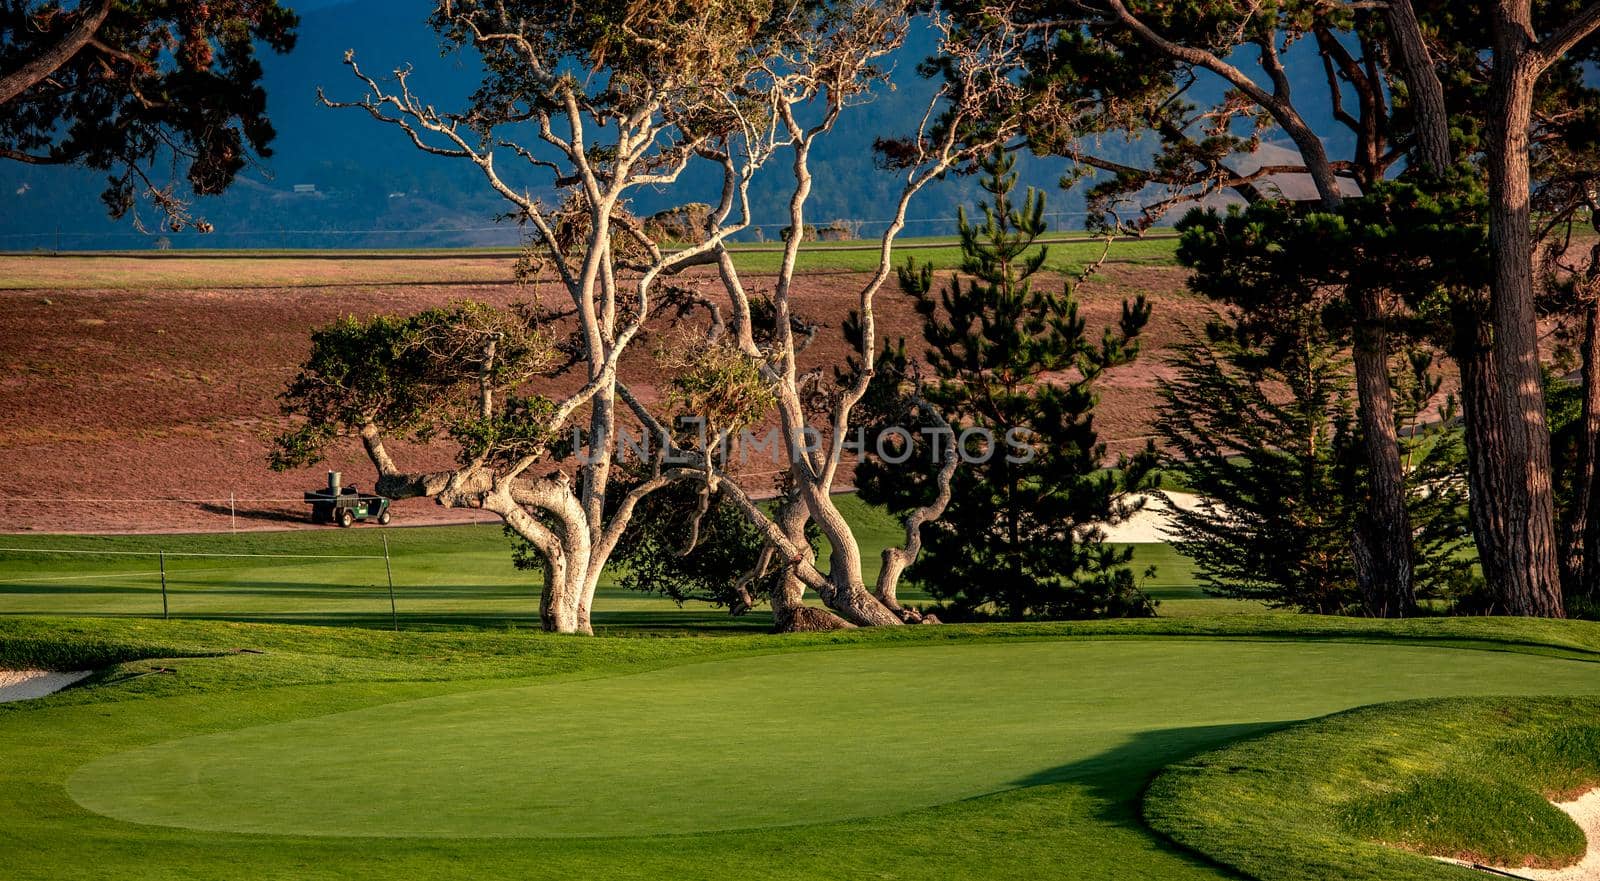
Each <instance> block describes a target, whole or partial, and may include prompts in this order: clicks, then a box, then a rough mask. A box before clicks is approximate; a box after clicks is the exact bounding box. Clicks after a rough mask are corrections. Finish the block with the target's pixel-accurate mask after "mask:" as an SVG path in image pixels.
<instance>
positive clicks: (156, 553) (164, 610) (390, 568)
mask: <svg viewBox="0 0 1600 881" xmlns="http://www.w3.org/2000/svg"><path fill="white" fill-rule="evenodd" d="M380 535H382V537H383V553H382V554H284V553H238V552H232V553H224V552H215V551H167V550H163V549H160V548H157V549H155V550H143V551H123V550H96V549H90V548H39V547H0V554H50V555H65V556H86V557H104V556H112V557H155V558H156V559H157V560H158V568H157V569H156V571H154V572H113V573H105V574H100V573H96V574H91V575H69V576H59V577H57V576H43V577H24V578H20V579H5V580H0V584H27V583H29V582H31V581H64V580H71V579H79V578H82V579H89V578H127V577H148V576H150V575H156V576H158V577H160V579H161V618H162V620H168V619H169V618H170V617H171V606H170V603H169V599H168V592H167V558H168V557H186V558H197V557H204V558H220V559H264V560H382V561H383V571H384V576H385V578H386V579H387V581H388V584H389V620H390V623H391V624H392V626H393V628H394V630H395V631H396V632H398V631H399V630H400V612H399V609H398V607H397V606H396V604H395V595H394V564H393V563H392V562H391V560H390V556H389V536H388V534H387V533H382V532H380ZM187 571H188V573H189V574H194V573H195V572H206V571H213V572H214V571H221V570H220V569H219V568H212V569H201V570H187Z"/></svg>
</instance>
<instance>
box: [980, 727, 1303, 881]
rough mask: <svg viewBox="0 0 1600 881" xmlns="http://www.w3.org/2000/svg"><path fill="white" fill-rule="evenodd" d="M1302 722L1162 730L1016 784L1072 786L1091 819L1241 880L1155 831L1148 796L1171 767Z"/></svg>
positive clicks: (1139, 735)
mask: <svg viewBox="0 0 1600 881" xmlns="http://www.w3.org/2000/svg"><path fill="white" fill-rule="evenodd" d="M1299 721H1301V720H1298V719H1295V720H1287V721H1280V722H1242V723H1238V724H1232V725H1197V726H1191V727H1186V728H1161V729H1155V730H1150V731H1140V732H1137V733H1134V734H1130V735H1128V736H1127V737H1126V738H1125V739H1124V740H1123V741H1122V742H1121V743H1119V744H1117V745H1116V746H1114V747H1112V748H1110V749H1108V750H1105V751H1103V752H1100V753H1097V754H1095V755H1093V756H1089V757H1087V758H1084V759H1079V760H1077V761H1075V762H1068V763H1066V764H1063V765H1057V766H1055V767H1053V768H1045V769H1042V770H1040V771H1036V772H1034V773H1032V774H1028V775H1027V776H1024V777H1020V778H1018V779H1016V780H1013V781H1011V786H1013V787H1016V788H1019V789H1020V788H1025V787H1032V786H1052V785H1058V784H1068V785H1071V786H1073V787H1075V788H1077V789H1079V790H1081V791H1083V792H1084V793H1085V794H1086V795H1088V796H1089V807H1088V814H1089V816H1091V817H1093V818H1094V819H1095V820H1098V821H1100V822H1103V823H1107V824H1114V825H1117V826H1121V827H1124V828H1130V829H1137V830H1139V831H1140V832H1142V833H1143V834H1144V835H1146V836H1148V837H1149V839H1150V841H1151V844H1152V846H1154V847H1156V848H1159V849H1160V850H1162V851H1164V852H1166V853H1168V854H1171V855H1173V856H1174V857H1176V858H1178V859H1181V860H1184V861H1186V862H1190V863H1193V864H1196V865H1202V866H1205V867H1207V868H1208V869H1210V870H1212V871H1215V872H1217V873H1218V874H1220V875H1222V876H1223V877H1227V878H1241V877H1243V876H1241V875H1239V874H1238V873H1237V872H1236V871H1234V870H1233V869H1230V868H1229V867H1227V866H1224V865H1222V864H1220V863H1217V862H1215V861H1214V860H1212V859H1211V858H1209V857H1207V856H1206V855H1205V854H1202V853H1198V852H1196V851H1193V850H1191V849H1189V848H1187V847H1184V846H1183V845H1180V844H1178V843H1176V842H1174V841H1172V840H1171V839H1169V838H1167V837H1166V836H1164V835H1162V834H1161V833H1159V832H1157V831H1155V830H1154V829H1151V828H1150V826H1149V825H1148V824H1147V823H1145V820H1144V811H1143V804H1144V795H1145V791H1146V790H1147V789H1148V788H1149V786H1150V783H1151V781H1152V780H1154V779H1155V777H1156V775H1157V774H1159V773H1160V772H1161V770H1162V769H1163V768H1166V767H1167V766H1169V765H1174V764H1179V763H1182V762H1185V761H1188V760H1189V759H1192V758H1194V757H1195V756H1198V755H1200V754H1202V753H1207V752H1211V751H1212V750H1216V749H1221V748H1222V747H1224V746H1227V745H1229V744H1231V743H1235V742H1237V741H1240V740H1245V739H1247V738H1250V737H1256V736H1259V735H1261V734H1265V733H1267V732H1269V731H1275V730H1278V729H1280V728H1285V727H1287V726H1289V725H1293V724H1295V723H1296V722H1299Z"/></svg>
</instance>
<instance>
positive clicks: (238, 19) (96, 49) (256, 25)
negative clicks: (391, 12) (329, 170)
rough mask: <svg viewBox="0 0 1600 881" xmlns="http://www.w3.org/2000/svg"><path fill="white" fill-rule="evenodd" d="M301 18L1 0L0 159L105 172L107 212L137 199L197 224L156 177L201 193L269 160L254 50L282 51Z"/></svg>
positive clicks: (137, 4)
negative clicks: (176, 177) (171, 177)
mask: <svg viewBox="0 0 1600 881" xmlns="http://www.w3.org/2000/svg"><path fill="white" fill-rule="evenodd" d="M297 24H298V19H297V18H296V17H295V15H294V13H293V12H291V11H289V10H288V9H285V8H283V7H281V6H279V5H278V2H277V0H123V2H112V0H86V2H82V3H78V4H72V5H64V4H62V3H60V2H56V0H45V2H39V0H0V157H4V158H6V159H11V160H14V161H19V162H26V163H30V164H36V165H79V166H83V167H86V168H92V169H95V170H97V171H104V172H107V173H108V175H109V177H108V180H107V187H106V190H105V192H104V193H103V194H102V196H101V198H102V199H104V200H105V203H106V207H107V209H108V210H109V211H110V212H111V215H112V216H113V217H117V218H121V217H123V216H125V215H127V214H128V213H129V212H131V211H133V209H134V207H135V205H136V203H137V202H138V200H139V199H140V198H141V196H143V197H145V198H148V199H149V200H150V202H151V203H152V204H153V205H154V206H155V207H156V208H157V209H158V210H159V211H160V212H161V213H162V214H163V215H165V216H164V218H163V225H164V226H166V227H168V228H170V229H174V230H176V229H181V228H184V227H187V226H191V225H192V226H194V227H196V228H199V229H201V230H205V229H207V228H208V225H207V224H206V223H205V222H204V221H203V220H199V221H197V220H191V219H190V218H189V216H188V212H187V206H186V204H185V197H184V196H181V195H180V194H179V193H178V192H177V184H176V183H175V182H164V181H163V180H161V177H162V176H161V175H158V174H156V173H154V171H153V170H154V168H155V166H157V165H159V164H162V163H171V164H172V165H173V169H174V172H178V171H179V170H180V169H181V173H182V174H184V175H185V177H186V178H187V189H188V190H189V191H190V192H192V193H193V194H194V195H197V196H209V195H215V194H217V193H221V192H222V191H223V190H225V189H226V188H227V187H228V185H229V184H231V183H232V182H233V180H234V177H235V176H236V175H238V173H239V171H240V170H241V169H243V168H244V167H245V165H246V164H247V163H248V162H249V160H250V155H251V154H252V153H254V154H255V155H257V156H263V157H264V156H268V155H271V151H270V149H269V146H268V145H269V144H270V143H271V142H272V139H273V135H274V132H273V129H272V124H271V123H270V122H269V121H268V120H267V112H266V110H267V104H266V92H265V91H264V90H263V89H262V88H261V63H260V62H259V61H258V60H257V58H256V54H255V51H256V44H257V43H261V44H264V45H265V46H267V47H268V48H270V49H272V50H273V51H276V52H287V51H289V50H290V49H291V48H293V46H294V40H295V33H294V29H295V26H296V25H297Z"/></svg>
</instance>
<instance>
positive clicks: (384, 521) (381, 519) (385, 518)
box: [378, 510, 389, 526]
mask: <svg viewBox="0 0 1600 881" xmlns="http://www.w3.org/2000/svg"><path fill="white" fill-rule="evenodd" d="M378 525H379V526H388V525H389V512H388V511H387V510H385V511H384V512H383V513H382V514H379V515H378Z"/></svg>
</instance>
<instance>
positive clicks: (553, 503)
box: [275, 0, 860, 633]
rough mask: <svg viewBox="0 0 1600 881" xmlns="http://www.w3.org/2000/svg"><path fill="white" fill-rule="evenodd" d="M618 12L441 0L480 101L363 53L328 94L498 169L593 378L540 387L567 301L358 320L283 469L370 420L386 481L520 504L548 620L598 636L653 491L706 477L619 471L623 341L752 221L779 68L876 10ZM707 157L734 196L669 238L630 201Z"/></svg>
mask: <svg viewBox="0 0 1600 881" xmlns="http://www.w3.org/2000/svg"><path fill="white" fill-rule="evenodd" d="M598 7H599V8H596V6H595V4H590V8H589V10H588V12H589V13H590V14H588V15H583V16H574V15H572V14H571V8H570V6H569V5H568V4H565V3H540V2H476V0H466V2H457V0H443V2H441V3H440V4H439V5H438V7H437V9H436V10H435V13H434V15H433V25H434V27H435V28H436V29H438V31H439V32H440V33H441V34H442V35H443V36H444V38H445V41H446V43H447V44H450V45H453V46H456V47H462V48H470V49H471V50H474V51H475V52H476V53H478V55H479V56H480V57H481V58H482V59H483V63H484V67H485V77H484V80H483V84H482V85H481V87H480V88H479V89H478V91H477V92H476V93H475V95H474V96H473V99H472V101H471V104H470V106H469V108H468V109H466V110H465V111H463V112H460V113H448V112H444V111H441V110H438V109H436V108H435V107H434V106H433V105H432V104H430V103H428V102H427V101H425V100H424V99H423V98H421V97H420V96H419V95H418V93H417V92H416V91H415V90H414V89H413V86H412V82H411V76H410V73H409V71H408V70H407V69H403V68H402V69H400V70H397V71H395V72H394V75H393V77H392V78H388V79H385V80H380V79H379V78H378V77H374V76H372V75H370V74H368V73H367V72H366V71H364V70H363V69H362V68H361V67H360V66H359V65H358V64H357V62H356V59H355V57H354V55H353V53H351V54H347V55H346V59H345V60H346V64H347V65H348V66H349V68H350V71H351V73H352V74H353V75H354V76H355V78H356V79H357V81H358V82H359V83H360V84H361V85H363V86H364V87H365V94H364V95H362V96H361V97H360V98H358V99H355V100H335V99H332V98H329V97H327V96H325V95H322V96H321V100H322V101H323V103H325V104H326V105H327V106H329V107H333V108H343V109H352V110H355V111H358V112H364V113H367V114H369V115H370V116H371V117H372V118H373V119H374V120H375V121H377V122H379V123H381V124H383V125H386V126H390V127H392V128H394V129H396V130H397V131H398V132H399V133H400V134H402V135H403V136H404V137H406V138H407V139H409V140H410V141H411V143H412V144H414V145H415V146H416V147H417V148H418V149H420V150H423V151H424V152H427V153H431V154H434V155H438V156H443V157H449V158H452V159H457V160H460V161H463V162H467V163H471V164H472V165H474V166H476V167H477V168H478V169H479V171H480V172H481V174H482V175H483V179H484V181H485V183H486V184H487V185H488V186H489V187H490V188H491V189H492V190H494V192H496V193H497V194H499V195H500V196H501V197H502V198H503V199H504V200H505V201H506V202H507V203H509V205H510V206H511V210H510V212H509V214H510V216H511V217H512V218H514V219H515V220H516V221H517V222H519V223H522V224H524V225H525V226H526V227H527V228H528V229H529V230H530V235H531V239H532V248H533V250H534V251H535V252H536V254H537V256H538V262H539V264H540V265H541V267H548V268H549V269H550V270H551V271H553V273H554V274H555V276H556V277H557V278H558V279H559V283H560V286H561V288H562V289H563V290H564V291H565V293H566V295H567V298H568V300H569V301H570V305H571V309H570V313H568V312H567V310H565V309H563V310H560V314H563V315H565V314H570V315H571V316H572V319H573V320H574V321H575V322H576V331H575V342H574V343H573V345H572V346H571V347H570V351H569V352H568V355H569V358H568V360H569V361H570V362H571V364H572V366H573V367H574V369H576V370H578V371H581V379H582V385H581V386H580V387H579V388H578V389H577V390H576V391H573V392H571V393H569V394H565V395H562V396H560V397H558V398H555V399H547V398H544V397H542V396H539V395H535V394H529V393H528V390H527V389H526V384H527V382H528V381H529V380H530V379H532V378H533V377H534V376H536V375H539V373H540V371H541V370H544V369H545V368H547V367H548V366H549V363H548V362H549V360H551V359H555V355H556V354H558V353H556V352H554V351H552V350H553V349H557V348H559V347H556V346H552V347H549V348H546V349H540V348H539V347H537V346H532V345H528V344H526V342H527V340H529V339H534V338H538V337H540V336H541V335H546V336H548V335H549V334H550V332H551V331H550V325H551V324H553V316H554V315H555V314H556V313H555V312H554V311H551V312H545V311H541V310H529V311H526V312H524V313H521V314H518V315H511V314H507V313H504V312H501V311H499V310H490V309H487V308H486V307H478V306H472V305H470V304H469V305H468V306H465V307H461V308H458V309H456V310H453V311H447V312H446V313H441V314H436V315H433V316H431V317H429V316H426V315H425V316H416V317H413V318H412V319H409V320H406V321H400V322H394V321H390V322H387V323H385V322H383V321H379V320H374V321H373V322H371V323H369V324H367V325H362V326H359V327H355V326H352V327H346V328H345V331H346V332H345V333H344V334H343V335H341V334H339V333H335V332H334V331H335V330H337V328H335V329H330V330H329V331H325V332H323V333H322V335H321V336H320V337H319V338H318V339H317V340H314V347H313V353H312V358H311V360H309V361H308V362H307V363H306V365H305V367H304V369H303V370H302V373H301V376H300V377H299V378H298V379H297V380H296V382H295V384H294V385H293V386H291V388H290V389H289V391H288V393H287V394H286V395H285V409H286V410H287V411H288V412H289V413H290V414H293V415H298V416H301V417H304V418H305V419H306V422H305V423H304V424H303V425H301V426H300V427H298V428H297V429H296V430H295V431H292V432H289V433H287V434H285V436H284V437H283V438H282V439H280V444H279V455H278V457H277V460H276V462H275V464H276V465H278V466H279V467H290V466H293V465H298V464H306V463H308V462H310V461H315V460H316V459H317V458H319V457H320V454H321V451H322V449H323V447H324V445H325V444H326V443H328V442H330V441H332V440H333V439H334V438H337V437H339V436H341V435H344V434H358V435H359V436H360V438H361V440H362V442H363V444H364V446H365V449H366V451H367V454H368V456H369V458H370V459H371V461H372V463H373V465H374V466H375V467H376V469H377V471H378V474H379V480H378V484H377V490H378V492H379V493H381V494H383V495H386V496H389V497H391V498H397V499H398V498H407V497H419V496H420V497H428V498H432V499H435V500H436V501H437V502H438V503H439V504H441V505H444V506H449V507H464V508H477V509H482V510H485V511H489V512H492V513H494V514H496V515H498V516H500V517H501V518H502V519H503V520H504V521H505V523H506V524H507V526H508V527H510V529H511V530H513V531H514V532H515V533H516V534H517V535H518V536H520V537H521V538H522V539H523V540H525V541H526V542H527V543H529V544H530V545H531V546H532V547H533V548H534V549H535V551H536V552H537V554H538V555H539V556H540V557H541V558H542V560H543V563H544V569H545V576H546V577H545V586H544V595H543V598H542V601H541V608H542V613H543V621H544V626H545V628H546V629H548V630H553V631H559V632H580V633H588V632H591V630H592V628H591V623H590V614H591V609H592V605H593V599H594V593H595V588H596V586H597V585H598V583H599V579H600V576H601V572H602V570H603V568H604V566H605V563H606V561H607V559H608V558H609V556H610V554H611V552H612V550H613V549H614V548H615V546H616V544H617V542H618V540H619V539H620V537H621V536H622V533H623V531H624V530H625V528H626V525H627V523H628V520H629V518H630V517H631V516H632V513H633V510H634V508H635V506H636V505H637V503H638V501H639V500H640V499H642V498H643V497H644V496H645V495H647V494H648V493H650V492H653V491H655V490H657V489H659V488H661V487H663V486H666V485H668V484H670V483H672V482H675V481H678V480H682V479H685V478H688V477H694V476H697V475H698V474H699V473H700V472H697V471H694V470H692V469H688V468H672V467H663V460H662V458H661V457H660V456H658V457H657V459H656V461H655V463H654V465H655V467H654V469H653V470H652V472H651V473H649V474H648V475H646V476H645V477H644V478H643V479H639V480H629V481H627V482H626V485H625V486H615V487H614V486H613V483H614V480H613V464H614V462H615V460H616V453H617V446H618V424H617V395H618V391H619V383H618V364H619V361H620V359H621V357H622V355H623V352H624V351H625V350H626V349H627V347H628V346H629V344H630V343H631V342H633V341H634V340H635V339H636V338H638V337H639V335H640V333H641V331H642V329H643V328H644V326H645V323H646V322H647V321H648V320H649V319H650V317H651V316H652V315H654V314H656V313H658V312H659V311H660V310H661V309H662V308H663V307H664V306H666V305H668V302H667V301H668V300H669V299H670V298H664V297H663V296H662V291H661V288H662V287H663V284H662V280H663V279H664V278H666V277H668V276H670V275H672V274H674V273H676V272H679V271H681V270H683V269H684V268H686V267H688V266H691V265H694V264H696V263H709V262H712V261H715V260H717V259H718V258H719V254H722V253H724V248H723V245H724V243H725V242H726V241H727V240H728V238H729V237H730V236H732V235H734V234H736V233H738V232H739V231H740V230H743V229H745V228H746V227H747V225H748V224H749V220H750V206H749V199H748V189H749V185H750V181H751V179H752V177H753V175H754V174H755V173H756V171H757V170H758V169H759V168H760V167H761V166H762V165H763V164H764V163H765V162H766V161H767V160H768V159H769V158H770V157H771V156H772V154H773V153H774V151H775V150H776V149H778V148H779V146H780V145H781V143H782V141H783V136H782V134H781V131H782V128H781V126H780V125H779V124H778V117H777V115H776V114H775V112H774V107H773V106H772V104H771V100H772V98H773V96H775V95H778V94H780V91H781V90H780V89H779V88H778V87H777V86H775V84H774V83H775V80H774V71H775V70H779V69H782V68H784V67H786V66H788V64H789V62H790V59H791V58H806V57H807V54H806V53H807V52H808V51H809V47H810V46H811V45H812V44H813V43H815V42H817V41H825V40H832V41H846V40H853V39H856V37H855V36H853V34H854V31H853V29H854V28H856V27H858V26H859V25H860V23H858V22H856V21H853V20H850V19H848V18H842V19H841V18H839V17H837V16H834V15H832V14H831V13H830V12H829V11H828V10H826V9H824V10H822V11H816V12H807V11H805V10H806V9H809V8H810V7H809V6H808V7H801V6H798V5H796V6H791V5H788V4H771V3H766V2H760V0H749V2H732V3H724V4H720V5H718V6H717V7H716V8H714V9H711V8H701V7H697V6H693V5H691V4H678V3H672V4H653V3H641V2H601V3H600V4H598ZM859 73H860V70H859V69H858V68H852V67H850V66H848V65H842V64H838V62H836V67H835V69H834V71H833V72H832V74H831V75H832V76H834V77H835V78H836V80H835V83H834V84H833V87H834V88H835V89H836V90H837V91H840V92H841V93H848V92H851V91H853V90H855V89H856V87H855V86H854V84H853V80H852V78H854V77H857V76H858V75H859ZM694 162H709V163H712V164H713V165H714V166H715V167H716V168H719V169H720V170H721V174H722V191H721V200H720V203H719V204H718V205H717V206H715V208H714V209H713V211H712V212H711V217H710V218H709V220H708V229H707V230H705V235H704V236H702V237H701V238H700V239H699V240H698V241H696V242H693V243H690V244H688V245H687V246H686V247H683V248H682V249H680V250H674V251H666V250H663V249H662V248H661V247H660V246H658V245H657V244H656V243H655V242H654V241H652V240H651V239H650V237H649V236H647V235H646V234H645V231H644V230H643V229H642V228H641V226H640V225H639V224H638V222H637V221H635V220H633V219H632V218H631V216H630V215H628V214H627V212H626V211H624V210H623V206H624V205H625V203H626V200H627V198H628V196H629V194H630V193H632V192H634V191H636V190H638V189H639V188H642V187H653V188H658V189H666V188H670V187H671V186H672V185H673V184H674V183H676V182H677V181H678V180H679V178H680V176H682V175H683V173H684V171H685V169H686V168H687V167H689V166H690V164H691V163H694ZM509 168H515V169H516V171H515V174H516V175H520V176H522V177H524V178H526V177H529V176H534V177H539V178H542V179H541V180H540V183H539V186H540V187H541V190H540V191H541V192H546V193H548V192H552V191H553V192H554V193H556V194H557V195H556V197H555V198H554V199H553V200H552V201H553V204H552V202H547V201H545V200H542V199H541V198H539V197H536V196H534V195H533V194H532V193H533V191H532V190H530V189H529V188H528V187H525V186H521V185H519V184H518V183H517V178H516V177H514V176H513V174H512V173H508V169H509ZM519 341H520V342H519ZM512 350H516V351H515V352H513V351H512ZM545 356H550V358H546V357H545ZM373 359H377V361H378V362H379V363H377V364H376V365H374V364H372V363H371V361H372V360H373ZM555 360H559V359H555ZM374 375H375V376H377V377H378V378H377V379H372V378H370V377H371V376H374ZM585 417H586V424H583V423H584V422H585ZM575 423H578V424H576V425H575ZM390 433H394V434H401V435H404V436H408V437H420V438H433V437H437V436H439V435H440V434H448V435H449V436H450V437H451V438H452V439H454V440H455V441H456V442H457V446H458V447H459V461H458V464H457V466H456V467H454V468H451V469H447V470H440V471H417V470H411V469H407V468H405V467H403V466H402V465H401V464H400V463H399V462H398V461H397V459H396V458H395V456H394V455H393V454H392V453H391V451H390V448H389V446H388V445H386V444H385V438H386V435H388V434H390ZM608 496H609V498H608Z"/></svg>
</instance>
